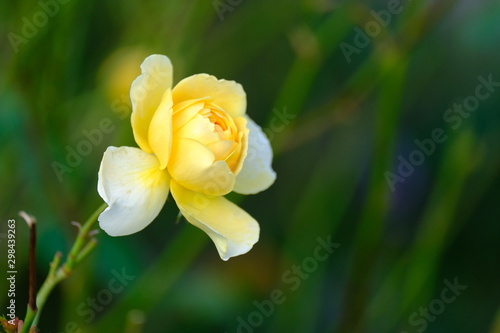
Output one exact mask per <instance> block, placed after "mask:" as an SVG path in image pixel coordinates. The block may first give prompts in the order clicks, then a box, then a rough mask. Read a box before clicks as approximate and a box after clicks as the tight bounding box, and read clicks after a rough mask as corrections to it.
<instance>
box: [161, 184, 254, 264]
mask: <svg viewBox="0 0 500 333" xmlns="http://www.w3.org/2000/svg"><path fill="white" fill-rule="evenodd" d="M170 186H171V189H172V196H173V197H174V199H175V202H176V203H177V206H178V207H179V209H180V211H181V213H182V215H184V217H185V218H186V219H187V220H188V221H189V223H191V224H193V225H194V226H196V227H198V228H200V229H201V230H203V231H205V232H206V233H207V235H208V236H209V237H210V238H211V239H212V241H213V242H214V243H215V246H216V247H217V251H218V252H219V255H220V257H221V258H222V260H228V259H229V258H231V257H235V256H238V255H241V254H244V253H247V252H248V251H250V249H251V248H252V246H253V245H254V244H255V243H256V242H257V241H258V240H259V232H260V228H259V224H258V223H257V221H255V219H254V218H253V217H251V216H250V215H249V214H248V213H247V212H245V211H244V210H243V209H241V208H240V207H238V206H237V205H235V204H234V203H232V202H231V201H229V200H227V199H226V198H224V197H213V196H208V195H205V194H201V193H198V192H193V191H190V190H188V189H186V188H184V187H182V186H181V185H179V184H178V183H177V182H175V181H174V180H172V182H171V185H170Z"/></svg>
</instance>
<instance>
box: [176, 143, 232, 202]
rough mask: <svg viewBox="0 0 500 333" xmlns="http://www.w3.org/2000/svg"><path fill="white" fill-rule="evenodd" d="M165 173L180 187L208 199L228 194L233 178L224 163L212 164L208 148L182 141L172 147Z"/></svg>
mask: <svg viewBox="0 0 500 333" xmlns="http://www.w3.org/2000/svg"><path fill="white" fill-rule="evenodd" d="M168 171H169V173H170V175H172V178H173V179H175V180H176V181H177V182H178V183H180V184H181V185H182V186H184V187H186V188H188V189H190V190H193V191H196V192H201V193H205V194H208V195H224V194H227V193H229V192H231V191H232V190H233V186H234V181H235V178H236V177H235V175H234V174H233V173H232V172H231V169H229V166H228V165H227V163H226V162H225V161H215V155H214V153H213V152H212V151H211V150H210V149H209V148H208V147H206V146H204V145H203V144H201V143H200V142H198V141H196V140H192V139H183V138H181V139H178V140H177V142H176V143H175V144H174V145H173V146H172V155H171V157H170V161H169V164H168Z"/></svg>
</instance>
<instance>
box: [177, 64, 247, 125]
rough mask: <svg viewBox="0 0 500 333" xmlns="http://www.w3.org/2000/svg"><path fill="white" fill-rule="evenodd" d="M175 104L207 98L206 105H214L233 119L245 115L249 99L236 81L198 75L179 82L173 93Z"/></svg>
mask: <svg viewBox="0 0 500 333" xmlns="http://www.w3.org/2000/svg"><path fill="white" fill-rule="evenodd" d="M172 97H173V99H174V104H177V103H180V102H183V101H187V100H190V99H199V98H204V97H207V98H206V99H205V100H204V101H205V102H206V103H213V104H214V105H217V106H218V107H220V108H221V109H223V110H224V111H226V112H227V113H228V114H229V115H230V116H231V117H233V118H236V117H239V116H242V115H244V114H245V111H246V108H247V97H246V94H245V91H244V90H243V87H242V86H241V84H239V83H236V82H235V81H226V80H217V78H216V77H215V76H212V75H208V74H196V75H193V76H190V77H187V78H185V79H184V80H182V81H181V82H179V83H178V84H177V85H176V86H175V87H174V90H173V92H172Z"/></svg>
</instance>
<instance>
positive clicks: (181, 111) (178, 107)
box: [172, 99, 205, 133]
mask: <svg viewBox="0 0 500 333" xmlns="http://www.w3.org/2000/svg"><path fill="white" fill-rule="evenodd" d="M204 107H205V103H204V102H203V100H202V99H201V100H200V99H198V100H196V99H192V100H189V101H184V102H181V103H179V104H175V105H174V107H173V110H174V114H173V119H174V120H173V128H172V130H173V132H174V133H175V132H176V131H178V130H179V129H181V128H182V127H183V126H184V125H186V124H187V123H188V122H189V121H190V120H191V119H193V117H194V116H196V115H197V114H198V113H199V112H200V111H201V110H202V109H203V108H204Z"/></svg>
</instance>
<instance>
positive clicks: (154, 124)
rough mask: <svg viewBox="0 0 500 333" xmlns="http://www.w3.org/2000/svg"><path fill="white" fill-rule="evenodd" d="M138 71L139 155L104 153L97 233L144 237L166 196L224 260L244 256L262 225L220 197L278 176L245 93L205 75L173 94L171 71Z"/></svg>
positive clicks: (261, 186)
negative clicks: (248, 111)
mask: <svg viewBox="0 0 500 333" xmlns="http://www.w3.org/2000/svg"><path fill="white" fill-rule="evenodd" d="M141 70H142V74H141V75H140V76H139V77H138V78H137V79H136V80H135V81H134V82H133V84H132V88H131V90H130V97H131V100H132V116H131V122H132V129H133V133H134V138H135V141H136V142H137V144H138V145H139V148H140V149H139V148H132V147H120V148H116V147H108V149H107V150H106V152H105V153H104V156H103V159H102V162H101V167H100V170H99V181H98V192H99V194H100V196H101V197H102V198H103V199H104V201H105V202H106V203H107V204H108V208H106V210H105V211H104V212H103V213H102V214H101V215H100V216H99V224H100V226H101V228H102V229H103V230H104V231H106V232H107V233H108V234H109V235H111V236H123V235H129V234H132V233H135V232H138V231H140V230H142V229H144V228H145V227H146V226H147V225H149V224H150V223H151V222H152V221H153V220H154V219H155V218H156V216H158V214H159V212H160V210H161V209H162V207H163V205H164V203H165V201H166V199H167V197H168V194H169V192H171V193H172V196H173V198H174V200H175V201H176V203H177V206H178V207H179V209H180V211H181V213H182V214H183V215H184V217H185V218H186V220H188V221H189V222H190V223H191V224H193V225H195V226H197V227H198V228H200V229H202V230H203V231H205V232H206V233H207V234H208V236H210V238H211V239H212V240H213V241H214V243H215V246H216V247H217V250H218V252H219V255H220V256H221V258H222V259H223V260H227V259H229V258H231V257H234V256H237V255H240V254H244V253H246V252H248V251H249V250H250V249H251V248H252V246H253V245H254V244H255V243H256V242H257V241H258V239H259V225H258V223H257V222H256V221H255V219H253V218H252V217H251V216H250V215H249V214H248V213H246V212H245V211H244V210H242V209H241V208H239V207H238V206H237V205H235V204H233V203H232V202H230V201H229V200H227V199H226V198H224V197H223V195H225V194H227V193H229V192H231V191H235V192H238V193H241V194H254V193H257V192H260V191H262V190H265V189H267V188H268V187H269V186H271V185H272V183H273V182H274V180H275V179H276V174H275V172H274V171H273V170H272V168H271V162H272V150H271V146H270V144H269V141H268V139H267V137H266V136H265V134H264V133H263V132H262V130H261V128H260V127H259V126H258V125H257V124H255V123H254V122H253V121H252V120H251V119H250V118H249V117H248V116H247V115H246V114H245V113H246V94H245V91H244V90H243V88H242V86H241V85H240V84H238V83H236V82H234V81H226V80H217V79H216V78H215V77H214V76H211V75H207V74H197V75H193V76H190V77H188V78H185V79H184V80H182V81H181V82H179V83H178V84H177V85H176V86H175V87H174V88H173V89H172V72H173V71H172V64H171V63H170V60H169V58H168V57H166V56H163V55H152V56H149V57H147V58H146V59H145V60H144V62H143V63H142V65H141Z"/></svg>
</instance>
